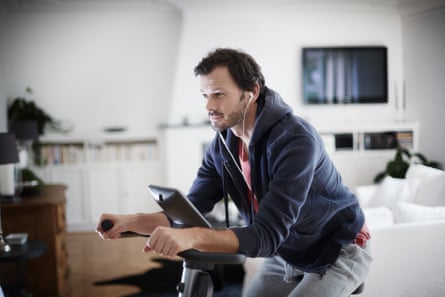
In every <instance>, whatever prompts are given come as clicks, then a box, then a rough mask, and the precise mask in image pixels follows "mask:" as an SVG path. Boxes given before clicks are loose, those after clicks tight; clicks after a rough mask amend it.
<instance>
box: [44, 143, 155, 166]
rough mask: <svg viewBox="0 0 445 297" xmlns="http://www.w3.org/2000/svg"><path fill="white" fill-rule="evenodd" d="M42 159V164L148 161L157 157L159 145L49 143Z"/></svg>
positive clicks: (45, 147) (45, 146)
mask: <svg viewBox="0 0 445 297" xmlns="http://www.w3.org/2000/svg"><path fill="white" fill-rule="evenodd" d="M40 159H41V160H42V163H43V164H42V165H62V164H82V163H85V162H93V163H94V162H98V163H107V162H125V161H147V160H155V159H157V147H156V144H155V143H135V144H102V145H88V146H83V145H72V144H48V145H43V146H42V149H41V158H40Z"/></svg>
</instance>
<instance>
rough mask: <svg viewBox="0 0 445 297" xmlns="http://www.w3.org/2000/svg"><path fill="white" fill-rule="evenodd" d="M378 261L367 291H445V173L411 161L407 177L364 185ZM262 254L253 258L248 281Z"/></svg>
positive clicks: (390, 296) (391, 296) (438, 295)
mask: <svg viewBox="0 0 445 297" xmlns="http://www.w3.org/2000/svg"><path fill="white" fill-rule="evenodd" d="M356 194H357V196H358V198H359V200H360V204H361V205H362V207H363V209H364V212H365V216H366V219H367V224H368V227H369V229H370V231H371V250H372V254H373V258H374V260H373V263H372V266H371V270H370V273H369V275H368V277H367V279H366V281H365V290H364V292H363V293H362V294H361V295H360V296H361V297H445V173H444V171H441V170H438V169H433V168H430V167H426V166H422V165H414V164H413V165H411V166H410V168H409V169H408V172H407V175H406V178H405V179H395V178H391V177H386V178H385V179H384V180H383V181H382V182H381V183H380V184H379V185H366V186H359V187H357V189H356ZM261 262H262V259H248V261H247V262H246V264H245V271H246V275H245V284H246V283H247V282H249V281H250V278H251V277H252V275H253V274H254V272H255V270H256V269H257V268H258V266H259V265H260V264H261Z"/></svg>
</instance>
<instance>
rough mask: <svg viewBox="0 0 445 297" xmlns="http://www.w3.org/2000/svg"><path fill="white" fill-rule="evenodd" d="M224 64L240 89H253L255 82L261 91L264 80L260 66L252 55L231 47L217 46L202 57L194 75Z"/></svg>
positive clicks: (205, 73)
mask: <svg viewBox="0 0 445 297" xmlns="http://www.w3.org/2000/svg"><path fill="white" fill-rule="evenodd" d="M220 66H226V67H227V69H228V70H229V73H230V75H231V76H232V78H233V80H234V81H235V83H236V84H237V85H238V87H239V88H240V89H242V90H246V91H253V88H254V87H255V84H256V83H258V84H259V86H260V93H263V91H264V86H265V80H264V76H263V74H262V73H261V67H260V65H258V63H257V62H256V61H255V60H254V59H253V58H252V56H250V55H248V54H246V53H244V52H242V51H240V50H235V49H231V48H217V49H215V50H213V51H211V52H210V53H209V54H208V55H207V56H206V57H204V58H203V59H202V60H201V61H200V62H199V64H198V65H197V66H196V67H195V69H194V72H195V75H196V76H198V75H207V74H209V73H210V72H212V71H213V69H215V68H216V67H220Z"/></svg>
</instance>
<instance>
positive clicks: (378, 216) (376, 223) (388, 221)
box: [363, 206, 394, 230]
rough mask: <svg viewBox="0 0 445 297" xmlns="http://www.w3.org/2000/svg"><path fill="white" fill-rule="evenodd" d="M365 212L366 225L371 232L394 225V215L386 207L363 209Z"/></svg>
mask: <svg viewBox="0 0 445 297" xmlns="http://www.w3.org/2000/svg"><path fill="white" fill-rule="evenodd" d="M363 212H364V214H365V218H366V225H367V226H368V228H369V229H370V230H373V229H375V228H380V227H386V226H390V225H393V224H394V215H393V213H392V211H391V210H389V208H387V207H385V206H380V207H368V208H365V209H363Z"/></svg>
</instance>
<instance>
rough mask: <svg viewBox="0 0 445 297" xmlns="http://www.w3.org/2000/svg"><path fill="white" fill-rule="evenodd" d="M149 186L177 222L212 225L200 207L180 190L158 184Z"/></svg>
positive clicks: (193, 225)
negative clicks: (199, 209)
mask: <svg viewBox="0 0 445 297" xmlns="http://www.w3.org/2000/svg"><path fill="white" fill-rule="evenodd" d="M148 188H149V190H150V193H151V194H152V195H153V197H154V199H155V200H156V202H157V203H158V204H159V206H160V207H161V208H162V209H163V210H164V211H165V212H166V214H167V215H168V216H169V217H170V218H171V219H172V220H173V221H174V222H175V224H177V225H179V226H183V227H206V228H211V227H212V225H211V224H210V223H209V222H208V221H207V219H206V218H205V217H204V216H203V215H202V214H201V213H200V212H199V211H198V209H196V207H195V206H194V205H193V204H192V203H191V202H190V201H189V200H188V199H187V198H185V197H184V196H183V195H182V194H181V193H180V192H179V191H178V190H176V189H172V188H167V187H162V186H156V185H149V186H148Z"/></svg>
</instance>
